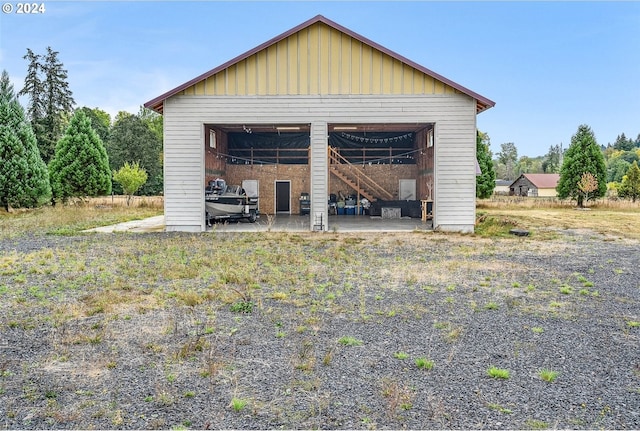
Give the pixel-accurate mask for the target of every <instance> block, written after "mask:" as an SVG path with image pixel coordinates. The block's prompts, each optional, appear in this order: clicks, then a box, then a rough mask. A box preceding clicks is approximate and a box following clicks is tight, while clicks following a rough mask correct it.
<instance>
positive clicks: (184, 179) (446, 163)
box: [164, 94, 476, 231]
mask: <svg viewBox="0 0 640 431" xmlns="http://www.w3.org/2000/svg"><path fill="white" fill-rule="evenodd" d="M164 112H165V113H164V116H165V119H164V121H165V123H164V124H165V193H166V199H165V216H166V218H167V230H171V229H172V227H173V228H175V229H178V227H181V228H184V227H185V226H187V227H189V229H192V230H196V229H204V199H203V188H204V172H203V167H202V166H203V165H202V164H203V163H204V162H203V153H204V149H203V146H204V142H203V135H202V133H203V129H204V128H203V126H202V125H203V124H204V123H208V124H224V123H233V124H243V123H256V124H278V123H287V124H291V123H299V124H312V125H313V127H312V133H314V134H315V135H313V136H312V141H313V142H315V144H313V145H315V148H314V150H315V151H323V152H324V153H323V157H326V124H325V123H329V124H330V123H337V122H340V123H394V122H396V123H403V122H407V123H413V122H415V123H436V139H435V155H434V157H435V174H436V179H435V181H436V182H435V188H434V192H435V196H434V197H435V205H434V226H436V227H439V228H441V229H443V230H460V229H459V228H460V226H463V227H464V229H465V230H467V231H468V230H473V226H474V223H475V156H474V155H475V145H476V144H475V133H476V132H475V100H473V99H471V98H470V97H468V96H466V95H462V94H452V95H447V96H444V95H433V96H356V95H350V96H346V97H345V96H330V95H325V96H312V95H309V96H273V97H261V96H249V97H230V96H227V97H220V96H216V97H212V96H174V97H172V98H170V99H169V100H167V102H166V103H165V111H164ZM323 124H325V126H323ZM317 133H319V134H317ZM323 133H324V134H325V135H322V134H323ZM319 142H323V143H324V144H323V145H324V146H325V147H324V148H322V149H321V145H320V144H319ZM312 157H320V154H319V153H315V154H314V155H312ZM316 160H322V159H316ZM325 163H326V162H325ZM316 167H317V168H318V169H319V170H324V174H321V173H320V172H319V171H318V172H314V173H313V175H314V176H315V175H325V176H326V175H327V172H326V169H325V167H322V166H321V164H320V163H318V164H317V165H316ZM314 181H315V177H314ZM198 184H199V186H197V187H196V185H198ZM322 187H324V189H323V191H322V190H320V189H319V188H322ZM313 193H315V194H314V195H313V197H312V199H313V201H312V205H313V206H314V207H315V208H318V206H320V207H326V202H325V201H326V196H322V193H324V194H325V195H326V178H325V179H324V180H319V182H318V188H314V192H313ZM181 230H187V229H181Z"/></svg>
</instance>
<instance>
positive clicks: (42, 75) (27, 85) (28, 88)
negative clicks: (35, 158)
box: [18, 47, 75, 162]
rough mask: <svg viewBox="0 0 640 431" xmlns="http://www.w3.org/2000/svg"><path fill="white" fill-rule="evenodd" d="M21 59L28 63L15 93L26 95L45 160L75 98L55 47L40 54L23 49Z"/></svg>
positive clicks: (51, 153)
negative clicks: (20, 85)
mask: <svg viewBox="0 0 640 431" xmlns="http://www.w3.org/2000/svg"><path fill="white" fill-rule="evenodd" d="M24 59H25V60H28V61H29V66H28V69H27V76H26V78H25V82H24V88H23V89H22V90H21V91H20V93H18V95H19V96H21V95H27V96H29V105H28V108H27V113H28V116H29V119H30V121H31V125H32V127H33V130H34V132H35V133H36V138H37V141H38V147H39V149H40V154H41V155H42V158H43V159H44V160H45V161H46V162H48V161H49V160H50V159H51V157H52V156H53V152H54V149H55V145H56V142H57V141H58V139H59V138H60V136H61V135H62V132H63V130H64V127H65V124H66V123H67V121H68V118H69V116H70V115H71V113H72V111H73V105H74V104H75V102H74V100H73V97H72V93H71V90H69V84H68V83H67V71H66V70H65V69H64V68H63V65H62V63H61V62H60V60H59V59H58V52H57V51H53V50H52V49H51V47H47V54H46V55H45V56H42V55H38V54H34V53H33V51H31V50H30V49H27V54H26V55H25V56H24Z"/></svg>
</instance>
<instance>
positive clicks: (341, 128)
mask: <svg viewBox="0 0 640 431" xmlns="http://www.w3.org/2000/svg"><path fill="white" fill-rule="evenodd" d="M333 130H358V127H357V126H335V127H334V128H333Z"/></svg>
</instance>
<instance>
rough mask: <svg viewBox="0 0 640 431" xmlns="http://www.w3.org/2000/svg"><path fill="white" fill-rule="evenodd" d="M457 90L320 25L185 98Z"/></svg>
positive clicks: (210, 80)
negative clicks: (197, 96)
mask: <svg viewBox="0 0 640 431" xmlns="http://www.w3.org/2000/svg"><path fill="white" fill-rule="evenodd" d="M455 92H456V90H454V88H453V87H450V86H448V85H445V84H444V83H442V82H440V81H436V80H435V79H434V78H432V77H430V76H428V75H425V74H424V73H422V72H420V71H418V70H416V69H414V68H413V67H411V66H409V65H407V64H405V63H403V62H401V61H400V60H397V59H395V58H393V57H391V56H389V55H387V54H384V53H382V52H381V51H379V50H377V49H374V48H373V47H371V46H369V45H365V44H363V43H362V42H360V41H359V40H357V39H354V38H352V37H351V36H349V35H347V34H345V33H342V32H341V31H339V30H337V29H335V28H332V27H328V26H327V25H325V24H322V23H317V24H315V25H312V26H310V27H308V28H305V29H303V30H301V31H299V32H298V33H295V34H293V35H291V36H289V37H287V38H285V39H283V40H281V41H279V42H277V43H275V44H274V45H271V46H269V47H267V48H265V49H263V50H261V51H259V52H257V53H255V54H253V55H251V56H249V57H247V58H246V59H243V60H241V61H238V62H237V63H235V64H234V65H232V66H230V67H228V68H227V69H225V70H223V71H220V72H218V73H216V74H215V75H213V76H210V77H209V78H207V79H205V80H204V81H203V83H197V84H194V85H193V86H191V87H189V88H187V89H185V90H183V91H182V95H187V96H191V95H216V96H266V95H271V96H276V95H281V96H286V95H320V94H328V95H338V94H343V95H372V94H385V95H392V94H393V95H411V94H414V95H418V94H454V93H455Z"/></svg>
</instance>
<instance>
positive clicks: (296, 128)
mask: <svg viewBox="0 0 640 431" xmlns="http://www.w3.org/2000/svg"><path fill="white" fill-rule="evenodd" d="M276 130H279V131H284V130H300V127H299V126H277V127H276Z"/></svg>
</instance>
